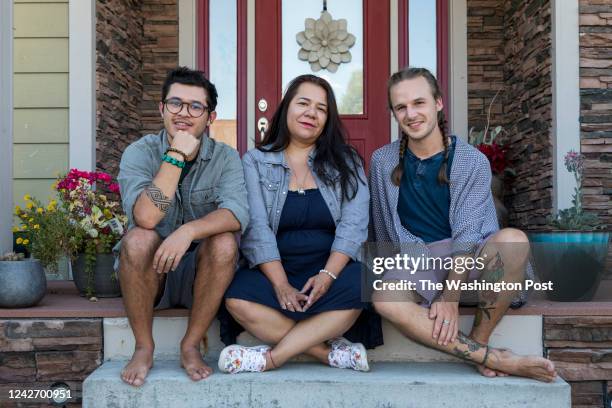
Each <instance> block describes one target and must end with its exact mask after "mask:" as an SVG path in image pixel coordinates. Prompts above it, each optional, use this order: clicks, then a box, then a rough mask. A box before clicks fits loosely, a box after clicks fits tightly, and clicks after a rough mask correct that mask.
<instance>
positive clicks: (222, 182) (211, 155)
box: [118, 130, 249, 238]
mask: <svg viewBox="0 0 612 408" xmlns="http://www.w3.org/2000/svg"><path fill="white" fill-rule="evenodd" d="M168 147H169V145H168V136H167V134H166V131H165V130H162V131H161V132H159V133H158V134H150V135H147V136H143V137H142V138H140V139H138V140H137V141H135V142H134V143H132V144H131V145H130V146H128V148H127V149H126V150H125V152H124V153H123V156H122V157H121V164H120V166H119V177H118V181H119V186H120V188H121V199H122V205H123V209H124V211H125V213H126V214H127V216H128V228H133V227H134V226H135V222H134V215H133V212H132V211H133V208H134V205H135V203H136V200H137V199H138V197H139V195H140V193H142V191H143V190H144V188H145V187H146V186H148V185H149V184H151V180H153V178H155V175H156V174H157V172H158V171H159V168H160V166H161V164H162V160H161V157H162V155H163V154H164V152H165V151H166V150H167V149H168ZM243 174H244V173H243V170H242V164H241V163H240V156H239V155H238V152H237V151H236V150H235V149H232V148H231V147H229V146H227V145H225V144H223V143H220V142H217V141H215V140H213V139H210V138H209V137H207V136H206V135H204V136H203V137H202V143H200V152H199V155H198V158H197V159H196V162H195V164H194V165H193V167H192V168H191V170H190V171H189V174H187V176H186V177H185V179H184V180H183V183H182V185H181V186H180V187H181V188H178V189H177V190H176V193H175V195H174V197H173V198H174V199H173V201H172V205H171V206H170V209H169V211H168V213H167V214H166V215H165V216H164V218H163V219H162V220H161V221H160V222H159V224H158V225H157V226H156V227H155V230H156V231H157V233H158V234H159V235H160V236H161V237H162V238H165V237H167V236H168V235H170V234H171V233H172V232H174V231H175V230H176V229H177V228H179V227H180V226H181V225H183V223H187V222H190V221H192V220H195V219H198V218H201V217H204V216H205V215H207V214H208V213H210V212H212V211H214V210H216V209H219V208H226V209H228V210H230V211H231V212H232V214H234V216H235V217H236V219H237V220H238V222H239V223H240V227H241V229H242V231H244V230H245V228H246V225H247V223H248V222H249V211H248V207H247V197H246V192H245V189H244V178H243Z"/></svg>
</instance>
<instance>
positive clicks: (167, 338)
mask: <svg viewBox="0 0 612 408" xmlns="http://www.w3.org/2000/svg"><path fill="white" fill-rule="evenodd" d="M473 320H474V317H473V316H469V315H462V316H461V321H460V326H461V330H462V331H464V332H466V333H469V331H470V328H471V327H472V322H473ZM186 328H187V317H155V319H154V322H153V336H154V338H155V345H156V347H155V359H156V360H168V359H170V360H178V358H179V343H180V341H181V338H182V337H183V335H184V333H185V329H186ZM383 335H384V341H385V344H384V345H383V346H381V347H377V348H376V349H374V350H368V359H369V360H370V361H373V362H385V361H389V362H410V361H412V362H414V361H420V362H431V361H449V362H451V361H455V362H456V361H458V360H457V359H456V358H455V357H452V356H449V355H447V354H444V353H442V352H439V351H436V350H432V349H430V348H427V347H424V346H422V345H420V344H417V343H415V342H413V341H411V340H409V339H407V338H406V337H404V336H403V335H402V334H401V333H400V332H399V331H397V330H396V329H395V328H394V327H393V326H392V325H391V324H390V323H388V322H387V321H383ZM238 342H239V343H240V344H244V345H255V344H260V343H261V342H260V341H258V340H257V339H255V338H253V337H252V336H250V335H249V334H247V333H243V334H241V335H240V337H238ZM490 344H491V345H492V346H494V347H505V348H509V349H511V350H513V351H514V352H516V353H518V354H524V355H539V356H541V355H542V353H543V349H542V316H539V315H533V316H530V315H508V316H504V317H503V319H502V320H501V322H500V323H499V325H498V326H497V327H496V329H495V331H494V332H493V334H492V336H491V342H490ZM223 347H224V345H223V343H221V341H220V339H219V326H218V322H217V321H215V322H214V324H213V325H212V326H211V328H210V330H209V331H208V350H207V352H206V355H207V356H208V357H209V358H211V359H216V358H218V357H219V354H220V352H221V350H222V349H223ZM133 351H134V336H133V335H132V330H131V328H130V325H129V323H128V320H127V318H105V319H104V359H105V361H125V360H129V359H130V358H131V356H132V352H133ZM296 361H306V359H305V358H297V359H296Z"/></svg>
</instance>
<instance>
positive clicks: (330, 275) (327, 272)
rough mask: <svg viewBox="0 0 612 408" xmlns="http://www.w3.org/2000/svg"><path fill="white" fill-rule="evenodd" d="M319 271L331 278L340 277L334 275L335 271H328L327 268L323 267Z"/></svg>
mask: <svg viewBox="0 0 612 408" xmlns="http://www.w3.org/2000/svg"><path fill="white" fill-rule="evenodd" d="M319 273H324V274H326V275H328V276H329V277H330V278H332V279H333V280H336V279H338V277H337V276H336V275H334V274H333V273H331V272H330V271H328V270H327V269H321V270H320V271H319Z"/></svg>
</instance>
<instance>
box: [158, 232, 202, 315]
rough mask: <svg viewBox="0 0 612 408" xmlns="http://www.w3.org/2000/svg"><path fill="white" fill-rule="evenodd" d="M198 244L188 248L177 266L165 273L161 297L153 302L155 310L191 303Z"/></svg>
mask: <svg viewBox="0 0 612 408" xmlns="http://www.w3.org/2000/svg"><path fill="white" fill-rule="evenodd" d="M200 245H201V243H200V244H197V245H193V244H192V246H191V247H190V248H189V250H188V251H187V252H185V255H183V258H182V259H181V261H180V262H179V264H178V266H177V268H176V269H175V270H173V271H169V272H168V273H167V274H166V282H165V283H164V289H163V292H162V295H161V297H160V298H159V300H158V301H157V303H156V304H155V310H161V309H170V308H175V307H185V308H187V309H191V306H192V305H193V282H194V281H195V276H196V267H197V265H198V248H200Z"/></svg>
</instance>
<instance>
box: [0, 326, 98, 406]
mask: <svg viewBox="0 0 612 408" xmlns="http://www.w3.org/2000/svg"><path fill="white" fill-rule="evenodd" d="M102 358H103V351H102V319H70V318H54V319H10V320H8V319H6V320H5V319H3V320H0V406H2V407H17V406H19V407H26V406H31V407H34V406H36V407H41V406H49V407H50V406H53V405H51V404H45V402H47V401H46V400H20V401H18V400H8V396H9V390H27V389H34V390H35V389H39V390H48V389H50V386H51V385H52V384H54V383H56V382H61V383H65V384H67V385H68V386H69V387H70V389H71V394H72V398H71V400H70V401H69V402H70V403H69V404H67V406H69V407H72V406H75V407H76V406H80V403H81V395H82V384H83V380H85V378H86V377H87V376H88V375H89V374H91V373H92V372H93V371H94V370H95V369H96V368H98V367H99V366H100V365H101V364H102Z"/></svg>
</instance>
